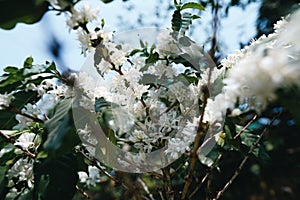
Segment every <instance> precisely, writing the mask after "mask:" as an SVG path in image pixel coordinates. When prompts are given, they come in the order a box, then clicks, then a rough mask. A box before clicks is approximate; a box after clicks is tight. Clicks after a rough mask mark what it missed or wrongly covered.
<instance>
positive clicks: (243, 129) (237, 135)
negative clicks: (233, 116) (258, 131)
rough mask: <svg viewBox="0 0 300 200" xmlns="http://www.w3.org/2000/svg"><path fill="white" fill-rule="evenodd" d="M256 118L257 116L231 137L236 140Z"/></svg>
mask: <svg viewBox="0 0 300 200" xmlns="http://www.w3.org/2000/svg"><path fill="white" fill-rule="evenodd" d="M256 118H257V114H255V115H254V117H253V118H252V119H251V120H250V121H249V122H248V123H247V124H246V126H244V127H243V128H242V129H241V130H240V131H239V132H238V133H237V134H236V135H235V136H234V137H233V139H234V140H235V139H236V138H238V137H239V136H240V135H241V134H242V133H243V132H244V131H245V130H246V129H247V128H248V127H249V126H250V125H251V124H252V123H253V122H254V121H255V120H256Z"/></svg>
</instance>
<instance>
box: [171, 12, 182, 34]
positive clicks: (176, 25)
mask: <svg viewBox="0 0 300 200" xmlns="http://www.w3.org/2000/svg"><path fill="white" fill-rule="evenodd" d="M181 23H182V22H181V13H180V11H179V10H175V11H174V13H173V15H172V30H173V31H175V32H179V30H180V29H181Z"/></svg>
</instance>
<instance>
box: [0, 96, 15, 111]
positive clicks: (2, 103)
mask: <svg viewBox="0 0 300 200" xmlns="http://www.w3.org/2000/svg"><path fill="white" fill-rule="evenodd" d="M13 99H14V97H13V95H12V94H0V110H3V109H4V108H6V107H9V104H10V103H11V101H12V100H13Z"/></svg>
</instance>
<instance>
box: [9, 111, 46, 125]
mask: <svg viewBox="0 0 300 200" xmlns="http://www.w3.org/2000/svg"><path fill="white" fill-rule="evenodd" d="M5 109H6V110H8V111H9V112H11V113H14V114H19V115H22V116H24V117H27V118H29V119H32V120H33V121H35V122H39V123H44V121H43V120H41V119H39V118H37V117H34V116H31V115H28V114H26V113H23V112H22V111H20V110H18V109H16V108H13V107H5Z"/></svg>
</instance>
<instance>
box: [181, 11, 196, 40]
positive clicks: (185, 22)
mask: <svg viewBox="0 0 300 200" xmlns="http://www.w3.org/2000/svg"><path fill="white" fill-rule="evenodd" d="M192 19H193V17H192V14H191V13H183V14H182V19H181V29H180V35H185V32H186V31H187V30H188V29H189V27H190V25H191V24H192Z"/></svg>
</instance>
